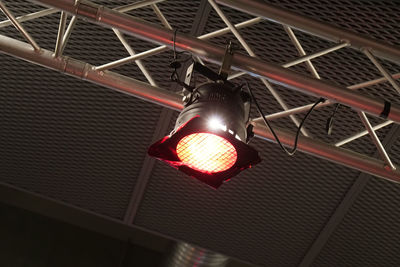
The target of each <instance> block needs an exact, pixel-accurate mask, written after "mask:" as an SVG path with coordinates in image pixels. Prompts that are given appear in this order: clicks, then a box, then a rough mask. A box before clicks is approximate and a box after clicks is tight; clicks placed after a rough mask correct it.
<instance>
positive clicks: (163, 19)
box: [151, 4, 172, 29]
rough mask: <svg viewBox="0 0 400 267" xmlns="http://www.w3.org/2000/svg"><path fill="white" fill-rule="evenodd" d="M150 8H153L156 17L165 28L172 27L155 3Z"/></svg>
mask: <svg viewBox="0 0 400 267" xmlns="http://www.w3.org/2000/svg"><path fill="white" fill-rule="evenodd" d="M151 8H152V9H153V11H154V13H156V15H157V18H158V19H159V20H160V21H161V23H162V25H164V27H165V28H167V29H172V26H171V25H170V24H169V22H168V20H167V19H166V18H165V16H164V14H163V13H162V12H161V10H160V9H159V8H158V6H157V5H156V4H152V5H151Z"/></svg>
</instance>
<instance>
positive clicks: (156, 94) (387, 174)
mask: <svg viewBox="0 0 400 267" xmlns="http://www.w3.org/2000/svg"><path fill="white" fill-rule="evenodd" d="M0 51H1V52H3V53H6V54H8V55H11V56H14V57H18V58H20V59H23V60H26V61H29V62H31V63H34V64H38V65H41V66H44V67H46V68H49V69H53V70H57V71H60V72H62V73H65V74H68V75H71V76H73V77H76V78H79V79H83V80H87V81H90V82H92V83H96V84H98V85H102V86H105V87H108V88H110V89H113V90H117V91H120V92H124V93H127V94H130V95H132V96H135V97H138V98H140V99H143V100H146V101H149V102H152V103H155V104H159V105H162V106H165V107H168V108H172V109H175V110H181V109H183V103H182V101H181V98H182V96H181V95H179V94H176V93H174V92H171V91H168V90H166V89H161V88H158V87H154V86H151V85H149V84H147V83H144V82H140V81H137V80H135V79H132V78H129V77H126V76H123V75H120V74H117V73H114V72H111V71H97V70H95V69H94V67H93V66H92V65H90V64H88V63H85V62H82V61H79V60H76V59H73V58H70V57H66V56H63V55H60V56H59V57H57V58H55V57H54V56H53V52H52V51H49V50H45V49H41V50H40V52H35V51H34V50H33V49H32V47H31V46H30V45H29V44H27V43H24V42H21V41H18V40H15V39H12V38H9V37H6V36H2V35H0ZM254 126H255V127H254V132H255V134H256V136H257V137H260V138H262V139H265V140H267V141H270V142H273V140H274V137H273V135H272V133H271V132H270V131H269V130H268V129H267V128H266V127H265V126H264V125H261V124H257V123H255V124H254ZM275 131H276V133H277V135H278V137H279V138H280V140H281V142H282V143H283V144H286V145H292V144H293V140H294V136H295V134H294V133H291V132H290V131H287V130H283V129H279V128H276V130H275ZM298 149H299V150H300V151H303V152H305V153H308V154H311V155H314V156H317V157H319V158H323V159H326V160H329V161H332V162H336V163H339V164H342V165H345V166H347V167H350V168H353V169H357V170H360V171H362V172H365V173H369V174H372V175H375V176H378V177H381V178H385V179H388V180H391V181H395V182H400V171H399V168H397V169H396V170H391V169H389V168H386V167H385V162H383V161H380V160H377V159H374V158H371V157H368V156H365V155H362V154H359V153H356V152H352V151H349V150H346V149H342V148H339V147H336V146H334V145H330V144H326V143H323V142H320V141H316V140H313V139H311V138H308V137H305V136H301V137H300V138H299V142H298Z"/></svg>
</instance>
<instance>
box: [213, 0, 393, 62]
mask: <svg viewBox="0 0 400 267" xmlns="http://www.w3.org/2000/svg"><path fill="white" fill-rule="evenodd" d="M216 1H217V2H218V3H219V4H222V5H225V6H228V7H230V8H234V9H237V10H240V11H242V12H245V13H248V14H252V15H255V16H260V17H264V18H266V19H268V20H271V21H273V22H279V23H281V24H284V25H288V26H290V27H293V28H296V29H298V30H301V31H304V32H307V33H310V34H312V35H316V36H318V37H320V38H323V39H326V40H329V41H333V42H341V41H343V40H346V41H348V42H349V43H350V45H351V46H350V47H353V48H356V49H363V48H369V49H371V51H372V53H373V54H374V55H375V56H377V57H381V58H384V59H386V60H389V61H392V62H394V63H400V47H398V46H394V45H390V44H385V43H382V42H379V41H376V40H374V39H371V38H368V37H365V36H363V35H360V34H356V33H354V32H351V31H348V30H344V29H341V28H338V27H335V26H332V25H329V24H327V23H323V22H321V21H318V20H315V19H311V18H308V17H305V16H301V15H299V14H297V13H294V12H291V11H288V10H284V9H281V8H278V7H275V6H272V5H267V4H265V2H264V1H261V0H216Z"/></svg>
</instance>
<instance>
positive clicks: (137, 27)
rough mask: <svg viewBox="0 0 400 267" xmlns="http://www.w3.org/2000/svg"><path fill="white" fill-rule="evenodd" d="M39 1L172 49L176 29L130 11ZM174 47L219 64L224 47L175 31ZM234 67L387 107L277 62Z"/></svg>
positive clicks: (242, 59)
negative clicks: (126, 12)
mask: <svg viewBox="0 0 400 267" xmlns="http://www.w3.org/2000/svg"><path fill="white" fill-rule="evenodd" d="M36 2H39V3H42V4H45V5H49V6H52V7H56V8H59V9H62V10H64V11H67V12H70V13H72V14H73V15H79V16H83V17H86V18H89V19H91V20H92V21H94V22H97V23H99V24H102V25H105V26H107V27H111V28H117V29H119V30H121V31H123V32H125V33H127V34H129V35H132V36H136V37H138V38H140V39H143V40H147V41H149V42H153V43H157V44H164V45H167V46H169V47H171V48H172V46H173V41H172V40H173V35H174V32H173V31H172V30H169V29H165V28H163V27H160V26H157V25H154V24H152V23H149V22H146V21H143V20H141V19H138V18H135V17H132V16H129V15H127V14H124V13H121V12H118V11H115V10H112V9H109V8H106V7H104V6H99V5H96V4H93V3H91V2H76V1H75V0H57V1H56V0H37V1H36ZM175 40H176V41H175V46H176V49H177V50H180V51H182V50H186V51H190V52H191V53H193V54H194V55H197V56H199V57H200V58H203V59H207V60H209V61H211V62H214V63H217V64H218V63H220V62H221V60H222V58H223V57H224V53H225V49H224V48H221V47H218V46H216V45H214V44H211V43H208V42H205V41H202V40H200V39H198V38H195V37H192V36H189V35H185V34H176V38H175ZM232 66H233V67H234V68H235V69H238V70H243V71H246V72H249V73H252V74H253V75H255V76H259V77H265V78H268V79H269V80H271V81H272V82H275V83H279V84H282V85H284V86H286V87H288V88H291V89H293V90H297V91H301V92H304V93H306V94H309V95H313V96H316V97H323V98H326V99H331V100H333V101H334V102H338V103H341V104H344V105H346V106H350V107H352V108H354V109H356V110H361V111H364V112H366V113H369V114H371V115H374V116H377V117H379V116H381V114H382V113H384V111H386V110H387V107H388V103H387V102H386V101H384V100H377V99H374V98H372V97H368V96H365V95H362V94H361V93H359V92H354V91H351V90H348V89H346V88H345V87H340V86H337V85H334V84H332V83H328V82H324V81H321V80H318V79H312V78H310V77H308V76H305V75H301V74H299V73H297V72H294V71H291V70H288V69H284V68H282V67H280V66H277V65H275V64H271V63H267V62H264V61H262V60H260V59H257V58H253V57H249V56H246V55H243V54H240V53H236V54H235V55H234V56H233V59H232ZM387 117H388V119H390V120H392V121H395V122H400V107H399V106H397V105H394V104H392V105H391V109H390V112H389V114H387Z"/></svg>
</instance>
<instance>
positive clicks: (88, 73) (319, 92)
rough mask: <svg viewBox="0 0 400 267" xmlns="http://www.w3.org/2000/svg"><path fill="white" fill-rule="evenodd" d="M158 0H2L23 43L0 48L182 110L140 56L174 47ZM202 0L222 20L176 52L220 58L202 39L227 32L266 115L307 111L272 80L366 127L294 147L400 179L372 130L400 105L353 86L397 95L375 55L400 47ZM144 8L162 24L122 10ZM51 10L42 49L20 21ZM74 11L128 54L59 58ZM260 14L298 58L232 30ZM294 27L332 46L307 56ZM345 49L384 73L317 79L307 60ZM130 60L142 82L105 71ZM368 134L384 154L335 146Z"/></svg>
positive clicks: (285, 14)
mask: <svg viewBox="0 0 400 267" xmlns="http://www.w3.org/2000/svg"><path fill="white" fill-rule="evenodd" d="M161 1H162V0H144V1H139V2H135V3H133V4H130V5H126V6H122V7H119V8H116V9H114V10H112V9H109V8H107V7H104V6H99V5H96V4H93V3H91V2H87V1H75V0H37V1H36V2H38V3H40V4H44V5H46V6H49V7H50V8H49V9H44V10H42V11H39V12H35V13H32V14H27V15H24V16H21V17H17V18H16V17H14V16H13V15H12V13H11V12H10V11H9V10H8V9H7V7H6V6H5V5H4V4H3V3H2V2H1V1H0V9H1V10H2V11H3V12H4V14H5V15H6V16H7V17H8V18H9V20H7V21H3V22H0V27H6V26H8V25H11V24H13V25H14V26H15V27H16V28H17V29H18V30H19V31H20V32H21V34H22V35H23V36H24V37H25V39H26V40H27V41H28V43H25V42H21V41H18V40H15V39H12V38H9V37H6V36H1V35H0V51H1V52H2V53H5V54H8V55H11V56H15V57H18V58H20V59H23V60H26V61H29V62H31V63H34V64H38V65H41V66H44V67H47V68H49V69H54V70H58V71H60V72H62V73H65V74H68V75H71V76H74V77H76V78H79V79H83V80H87V81H90V82H93V83H96V84H99V85H102V86H105V87H108V88H110V89H114V90H117V91H121V92H124V93H128V94H130V95H132V96H135V97H138V98H141V99H143V100H146V101H150V102H152V103H155V104H158V105H162V106H165V107H168V108H172V109H174V110H181V109H182V108H183V104H182V101H181V98H182V97H181V95H180V94H177V93H174V92H171V91H168V90H166V89H162V88H159V87H157V84H156V82H155V81H154V80H153V79H152V77H151V75H150V73H149V72H148V71H147V69H146V67H145V66H144V64H143V62H141V61H140V60H141V59H144V58H146V57H150V56H154V55H157V54H159V53H161V52H163V51H166V50H168V49H171V48H172V46H173V41H172V40H173V34H174V32H173V30H172V27H171V25H170V24H169V23H168V21H167V19H166V18H165V16H164V15H163V13H162V12H161V10H160V9H159V8H158V6H157V3H158V2H161ZM208 1H209V3H210V4H211V6H212V7H213V8H214V10H215V11H216V12H217V14H218V15H219V16H220V17H221V19H222V20H223V21H224V23H225V24H226V28H223V29H220V30H217V31H214V32H211V33H207V34H204V35H201V36H198V37H197V38H196V37H191V36H188V35H184V34H179V33H178V34H176V39H175V40H176V49H177V50H180V51H183V50H186V51H189V52H191V53H192V54H193V55H194V56H196V57H198V58H199V60H205V61H208V62H212V63H217V64H219V63H220V62H221V60H222V58H223V55H224V49H223V48H221V47H216V46H215V45H213V44H211V43H208V42H207V41H206V40H208V39H210V38H213V37H217V36H221V35H223V34H226V33H229V32H232V33H233V34H234V36H235V37H236V38H237V39H238V41H239V42H240V44H241V45H242V46H243V48H244V49H245V51H246V52H247V53H248V55H244V54H235V55H234V57H233V63H232V66H233V69H235V70H236V71H237V72H235V73H232V74H231V75H230V76H229V79H235V78H237V77H239V76H241V75H245V74H251V75H252V76H255V77H257V78H258V79H260V80H261V81H262V83H263V84H264V85H265V87H266V88H267V89H268V90H269V91H270V92H271V94H272V95H273V97H274V98H275V99H276V101H277V102H278V103H279V104H280V106H281V107H282V109H283V111H281V112H277V113H274V114H269V115H267V116H266V118H267V119H269V120H274V119H279V118H283V117H289V118H290V119H291V120H292V121H293V123H294V124H295V125H299V121H298V120H297V119H296V117H294V115H295V114H298V113H302V112H306V111H308V110H309V109H310V108H311V106H312V104H308V105H304V106H301V107H296V108H289V107H288V106H287V104H286V103H285V102H284V100H283V99H282V98H281V96H280V95H279V93H278V92H277V91H276V90H275V89H274V87H273V84H274V83H279V84H283V85H285V86H286V87H288V88H289V89H293V90H297V91H301V92H303V93H306V94H309V95H313V96H317V97H323V98H326V99H328V101H326V102H325V103H321V104H319V105H318V106H317V108H320V107H323V106H327V105H332V104H335V103H341V104H343V105H346V106H349V107H351V108H353V109H354V110H355V111H356V112H357V113H358V115H359V117H360V120H361V121H362V123H363V125H364V126H365V128H366V130H365V131H362V132H359V133H355V134H354V135H352V136H349V137H347V138H345V139H343V140H341V141H339V142H337V143H335V144H328V143H324V142H321V141H318V140H315V139H313V138H312V137H311V136H310V134H309V133H308V132H307V130H306V129H304V130H303V132H302V133H303V135H302V136H300V138H299V142H298V149H299V150H300V151H303V152H305V153H308V154H311V155H314V156H317V157H319V158H323V159H326V160H329V161H332V162H335V163H338V164H341V165H344V166H347V167H350V168H354V169H357V170H360V171H362V172H364V173H369V174H372V175H375V176H378V177H381V178H385V179H388V180H391V181H396V182H400V171H399V170H398V168H397V167H396V166H395V165H394V164H393V163H392V162H391V160H390V158H389V156H388V154H387V153H386V151H385V149H384V147H383V146H382V144H381V141H380V140H379V138H378V137H377V135H376V133H375V131H377V130H378V129H380V128H383V127H386V126H388V125H391V124H393V123H400V107H399V106H397V105H394V104H390V103H389V102H387V101H384V100H382V99H377V98H371V97H368V96H366V95H363V94H362V93H360V92H358V91H357V89H360V88H364V87H368V86H371V85H376V84H380V83H384V82H389V83H390V84H391V85H392V86H393V88H394V89H395V90H397V91H398V92H399V93H400V87H399V84H398V81H397V79H398V78H400V73H395V74H390V73H389V72H388V71H387V70H386V69H385V68H384V67H383V66H382V65H381V64H380V63H379V61H378V60H377V58H376V57H378V58H383V59H386V60H390V61H392V62H395V63H400V49H399V48H398V47H394V46H390V45H387V44H383V43H380V42H378V41H375V40H372V39H368V38H366V37H363V36H359V35H357V34H354V33H351V32H348V31H345V30H342V29H339V28H336V27H333V26H330V25H327V24H323V23H320V22H318V21H315V20H312V19H309V18H306V17H303V16H300V15H298V14H295V13H292V12H289V11H286V10H282V9H279V8H276V7H272V6H269V5H266V4H265V3H263V2H260V1H255V0H208ZM217 3H218V4H223V5H226V6H229V7H231V8H234V9H238V10H240V11H243V12H246V13H249V14H253V15H256V16H258V17H255V18H253V19H250V20H247V21H243V22H242V23H238V24H235V25H234V24H233V23H231V22H230V20H229V18H228V17H227V16H226V15H225V14H224V12H223V11H222V10H221V9H220V7H219V6H218V4H217ZM144 6H151V7H152V8H153V10H154V12H155V15H156V16H157V17H158V18H159V20H160V22H161V24H162V25H163V27H162V26H155V25H154V24H150V23H148V22H145V21H143V20H141V19H139V18H135V17H133V16H130V15H127V14H125V13H124V12H127V11H129V10H132V9H137V8H141V7H144ZM57 10H61V15H60V23H59V28H58V35H57V41H56V46H55V48H54V51H49V50H45V49H43V48H40V47H39V46H38V45H37V43H36V42H35V41H34V39H33V38H32V37H31V36H30V35H29V33H28V32H27V31H26V30H25V29H24V28H23V26H22V22H26V21H29V20H33V19H36V18H39V17H42V16H46V15H49V14H52V13H54V12H57ZM67 13H69V14H71V15H72V16H73V17H72V19H71V20H70V22H69V25H68V26H67V25H66V21H67ZM78 17H83V18H85V19H88V20H89V21H92V22H93V23H98V24H101V25H103V26H105V27H109V28H112V29H113V31H114V33H115V34H116V36H117V37H118V39H119V40H120V42H121V44H122V45H123V46H124V47H125V49H126V50H127V52H128V54H129V56H128V57H126V58H122V59H119V60H116V61H113V62H109V63H107V64H104V65H101V66H93V65H90V64H88V63H85V62H82V61H79V60H76V59H73V58H71V57H66V56H64V55H63V51H64V49H65V47H66V45H67V42H68V39H69V36H70V34H71V32H72V30H73V28H74V25H75V24H76V23H77V18H78ZM263 19H269V20H272V21H274V22H277V23H281V24H282V26H283V29H282V30H284V31H286V33H287V34H288V36H289V38H290V40H291V41H292V43H293V45H294V48H295V49H296V50H297V51H298V54H299V57H298V58H296V59H293V60H291V61H290V62H286V63H283V64H282V65H281V66H277V65H274V64H271V63H268V62H265V61H263V60H261V59H259V58H258V57H257V55H256V54H255V53H254V51H253V50H252V49H251V47H250V46H249V45H248V43H247V42H246V40H245V39H244V38H243V37H242V36H241V34H240V33H239V31H238V29H241V28H244V27H249V26H251V25H254V24H256V23H259V22H261V21H262V20H263ZM292 28H296V29H299V30H302V31H305V32H307V33H309V34H312V35H315V36H318V37H321V38H324V39H328V40H331V41H334V42H336V43H337V44H335V45H334V46H331V47H328V48H326V49H323V50H320V51H316V52H314V53H312V54H306V53H305V51H304V49H303V47H302V45H301V43H300V42H299V40H298V39H297V37H296V35H295V33H294V32H293V31H292ZM123 34H128V35H132V36H135V37H137V38H140V39H143V40H146V41H149V42H152V43H155V44H158V45H160V46H158V47H155V48H153V49H150V50H147V51H145V52H141V53H136V52H135V51H134V49H133V48H132V47H131V46H130V45H129V44H128V42H127V41H126V40H125V38H124V35H123ZM344 47H350V48H354V49H358V50H359V51H361V52H362V53H364V54H365V55H366V57H368V58H369V59H370V60H371V62H372V63H373V64H374V65H375V66H376V67H377V69H378V70H379V71H380V73H381V74H382V76H383V77H381V78H378V79H374V80H370V81H365V82H363V83H359V84H354V85H350V86H348V87H347V88H345V87H341V86H336V85H333V84H331V83H328V82H326V81H322V80H321V78H320V76H319V74H318V70H317V69H316V68H315V66H314V65H313V64H312V62H311V60H312V59H314V58H317V57H321V56H323V55H326V54H328V53H331V52H333V51H336V50H338V49H342V48H344ZM132 62H135V63H136V64H137V65H138V67H139V68H140V70H141V71H142V72H143V74H144V76H145V77H146V79H147V80H148V83H144V82H140V81H137V80H135V79H133V78H130V77H127V76H123V75H120V74H118V73H115V72H112V71H110V69H112V68H115V67H117V66H121V65H124V64H128V63H132ZM300 63H305V64H306V66H307V68H308V70H309V71H310V73H311V75H312V76H313V77H309V76H305V75H301V74H298V73H296V72H293V71H291V70H289V69H288V68H290V67H292V66H294V65H297V64H300ZM365 113H368V114H370V115H373V116H377V117H383V118H386V119H388V120H387V121H386V122H384V123H381V124H379V125H375V126H372V125H371V123H370V122H369V120H368V118H367V117H366V114H365ZM251 123H252V124H253V125H254V132H255V134H256V136H257V137H259V138H262V139H265V140H267V141H270V142H275V140H274V137H273V135H272V133H271V132H270V131H269V129H268V128H267V127H266V126H265V125H263V124H262V118H253V119H252V121H251ZM276 132H277V135H278V136H279V138H280V139H281V141H282V143H283V144H285V145H289V146H290V145H293V140H294V137H295V134H294V133H292V132H290V131H288V130H286V129H279V128H277V129H276ZM367 134H369V135H370V137H371V139H372V141H373V142H374V144H375V145H376V147H377V150H378V152H379V155H380V157H381V159H382V160H379V159H375V158H372V157H369V156H366V155H362V154H360V153H356V152H354V151H350V150H347V149H343V148H340V146H342V145H344V144H346V143H348V142H351V141H353V140H356V139H357V138H360V137H361V136H364V135H367Z"/></svg>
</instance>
